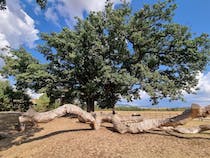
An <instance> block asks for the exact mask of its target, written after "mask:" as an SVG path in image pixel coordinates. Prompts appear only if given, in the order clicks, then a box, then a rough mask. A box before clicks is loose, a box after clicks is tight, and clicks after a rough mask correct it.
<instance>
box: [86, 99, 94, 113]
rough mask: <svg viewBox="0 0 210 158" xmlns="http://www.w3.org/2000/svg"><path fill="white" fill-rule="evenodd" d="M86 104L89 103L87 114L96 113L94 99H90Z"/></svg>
mask: <svg viewBox="0 0 210 158" xmlns="http://www.w3.org/2000/svg"><path fill="white" fill-rule="evenodd" d="M86 103H87V112H94V111H95V106H94V99H93V98H88V99H87V101H86Z"/></svg>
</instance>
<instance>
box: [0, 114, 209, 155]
mask: <svg viewBox="0 0 210 158" xmlns="http://www.w3.org/2000/svg"><path fill="white" fill-rule="evenodd" d="M119 113H120V114H123V115H130V114H132V113H134V112H133V111H132V112H124V111H120V112H119ZM136 113H140V114H141V115H143V116H145V117H147V118H149V117H168V116H174V115H177V114H178V113H180V112H151V111H149V112H147V111H141V112H136ZM209 123H210V121H209V120H203V121H200V120H194V121H192V122H190V123H189V124H187V125H186V126H194V125H198V124H209ZM39 129H40V130H38V131H34V133H32V134H33V135H27V136H26V138H25V139H22V138H23V136H22V137H21V136H19V137H16V139H11V140H9V139H8V138H7V139H3V140H1V141H0V145H2V146H4V144H5V143H8V141H10V142H9V143H11V144H12V143H16V145H13V146H12V145H11V146H10V148H6V149H5V150H3V151H1V152H0V155H1V156H2V158H30V157H32V158H47V157H49V158H62V157H63V158H66V157H68V158H71V157H72V158H75V157H77V158H82V157H85V158H89V157H90V158H94V157H100V158H103V157H107V158H108V157H110V158H112V157H113V158H115V157H124V158H129V157H131V158H135V157H136V158H141V157H142V158H147V157H148V158H150V157H158V158H161V157H167V158H168V157H171V158H173V157H174V158H179V157H180V158H182V157H189V158H198V157H210V133H209V132H207V133H205V134H199V135H194V136H190V137H189V136H187V137H186V138H177V137H175V136H169V135H165V134H164V133H159V134H119V133H116V132H113V131H112V130H111V124H104V127H102V128H101V129H100V130H98V131H94V130H89V129H90V127H89V125H88V124H81V123H78V121H77V119H69V118H59V119H56V120H53V121H51V122H49V123H46V124H39ZM198 136H199V137H198ZM18 142H19V145H17V144H18ZM5 147H6V146H5Z"/></svg>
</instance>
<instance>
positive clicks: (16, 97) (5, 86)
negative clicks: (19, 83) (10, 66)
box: [0, 81, 30, 111]
mask: <svg viewBox="0 0 210 158" xmlns="http://www.w3.org/2000/svg"><path fill="white" fill-rule="evenodd" d="M29 105H30V97H29V96H28V95H27V94H25V93H24V92H22V91H17V90H14V89H13V88H12V87H11V86H10V85H9V82H8V81H0V111H8V110H20V111H25V110H27V109H28V107H29Z"/></svg>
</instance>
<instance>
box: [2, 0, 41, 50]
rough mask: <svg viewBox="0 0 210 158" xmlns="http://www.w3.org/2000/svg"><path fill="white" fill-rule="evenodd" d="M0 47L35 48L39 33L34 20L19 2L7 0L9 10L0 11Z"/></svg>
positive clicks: (17, 0)
mask: <svg viewBox="0 0 210 158" xmlns="http://www.w3.org/2000/svg"><path fill="white" fill-rule="evenodd" d="M0 16H1V20H0V43H1V45H0V47H1V48H2V47H4V46H5V45H8V46H10V47H12V48H18V47H19V46H20V45H22V44H26V45H27V46H29V47H33V46H34V41H35V40H37V39H38V35H37V34H38V33H39V31H38V30H37V29H35V25H34V20H33V19H32V18H31V17H30V16H29V15H28V14H27V13H26V12H25V11H24V10H23V9H22V8H21V6H20V4H19V0H7V9H6V10H4V11H0Z"/></svg>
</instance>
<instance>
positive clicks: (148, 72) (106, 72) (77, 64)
mask: <svg viewBox="0 0 210 158" xmlns="http://www.w3.org/2000/svg"><path fill="white" fill-rule="evenodd" d="M175 9H176V4H174V2H173V1H172V0H166V1H163V2H158V3H156V4H153V5H144V6H143V8H142V9H140V10H139V11H137V12H136V13H134V14H133V13H132V10H131V8H130V7H129V4H127V3H123V4H121V5H118V6H117V7H114V6H113V4H112V3H110V2H107V5H106V7H105V10H104V11H101V12H91V13H90V14H89V15H88V17H87V18H86V19H84V20H82V19H79V18H78V19H77V20H78V22H77V23H76V25H75V27H74V29H72V30H70V29H68V28H64V29H63V30H62V31H61V32H60V33H51V34H42V35H41V38H42V39H43V40H44V41H45V42H44V43H43V44H42V45H40V46H39V51H40V52H41V53H42V54H43V55H44V56H45V57H46V59H47V60H48V63H47V64H46V65H45V66H44V67H43V65H42V66H40V64H38V62H35V65H33V66H37V67H39V69H38V70H40V74H41V77H40V74H39V73H38V74H37V71H35V69H34V71H30V73H31V75H30V77H31V80H30V82H31V83H30V84H32V85H39V86H35V87H34V88H36V89H39V88H45V89H46V90H48V95H49V96H50V97H51V98H53V97H54V98H57V97H59V96H63V98H64V100H65V99H66V102H68V101H69V100H68V98H74V97H76V98H78V99H79V100H80V101H81V102H82V103H85V104H86V105H87V110H88V111H94V102H97V103H98V104H99V106H100V107H102V108H104V107H113V106H114V105H115V103H116V102H117V101H118V100H119V99H120V98H122V97H123V98H126V99H127V100H128V101H132V100H133V99H137V98H140V97H141V96H140V91H142V90H143V91H145V92H147V93H148V94H149V95H150V97H151V100H152V101H153V103H154V104H156V103H158V100H159V99H162V98H166V97H167V98H169V99H171V100H176V99H182V97H183V92H187V93H192V92H193V88H195V87H196V85H197V82H198V81H197V79H196V76H197V74H198V73H199V72H201V71H203V70H204V68H205V66H206V64H207V63H208V51H207V50H208V49H207V46H208V45H207V42H208V39H207V37H208V36H207V35H206V34H202V35H200V36H195V35H194V34H192V33H191V31H190V29H189V28H188V27H187V26H183V25H180V24H177V23H175V22H174V21H173V15H174V10H175ZM7 58H8V57H7ZM11 60H16V59H15V58H13V59H11ZM10 65H11V64H10V63H9V62H6V66H5V67H10ZM13 68H14V67H13ZM29 68H30V67H27V69H28V70H29ZM32 68H33V67H32ZM28 70H27V71H28ZM26 73H27V72H26ZM33 73H34V74H33ZM13 75H14V76H17V75H21V73H18V72H17V73H13ZM24 75H25V77H26V78H27V75H26V74H24ZM44 76H47V77H46V78H45V79H44V80H43V77H44ZM40 79H41V80H40ZM41 81H42V82H41ZM44 81H46V82H44ZM41 83H42V84H41ZM43 83H45V84H43ZM47 83H49V84H47ZM30 84H29V82H27V84H26V85H28V86H29V85H30ZM23 85H24V84H23ZM32 87H33V86H31V88H32ZM37 87H38V88H37ZM46 87H47V88H46ZM51 92H53V93H51ZM64 102H65V101H64Z"/></svg>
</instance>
